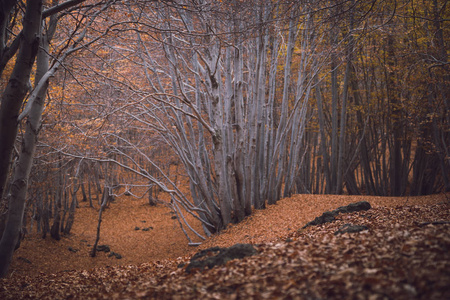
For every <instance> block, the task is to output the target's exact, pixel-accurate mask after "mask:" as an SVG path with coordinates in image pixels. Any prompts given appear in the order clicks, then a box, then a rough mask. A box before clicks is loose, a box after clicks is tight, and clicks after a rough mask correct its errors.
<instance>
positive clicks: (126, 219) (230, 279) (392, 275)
mask: <svg viewBox="0 0 450 300" xmlns="http://www.w3.org/2000/svg"><path fill="white" fill-rule="evenodd" d="M362 200H366V201H369V202H370V203H371V204H372V207H373V208H372V209H371V210H369V211H367V212H358V213H352V214H343V215H339V216H338V217H337V220H336V221H335V222H332V223H330V224H324V225H320V226H312V227H308V228H306V229H300V228H301V227H303V226H304V225H305V224H306V223H307V222H308V221H311V220H313V219H314V218H315V217H317V216H320V215H321V214H322V213H323V212H324V211H329V210H333V209H336V208H337V207H340V206H343V205H347V204H349V203H352V202H357V201H362ZM449 208H450V204H449V195H448V194H447V195H445V194H441V195H432V196H426V197H409V198H406V197H405V198H393V197H367V196H335V195H296V196H293V197H291V198H287V199H283V200H281V201H279V202H278V204H276V205H272V206H269V207H268V208H267V209H265V210H259V211H255V213H254V215H252V216H251V217H248V218H247V219H245V220H244V221H243V222H241V223H240V224H236V225H233V226H230V227H229V228H228V229H227V230H225V231H224V232H223V233H221V234H219V235H215V236H213V237H211V238H209V239H207V240H206V241H205V242H204V243H203V244H202V245H201V246H200V247H198V248H192V247H189V246H187V242H186V239H185V237H184V235H183V233H182V231H181V230H180V229H179V227H178V222H177V220H176V219H172V215H171V214H170V211H169V210H168V209H167V208H165V207H163V206H158V207H150V206H148V205H145V204H144V203H143V202H140V201H136V200H129V199H121V200H118V201H117V202H116V203H113V204H111V206H110V208H109V209H108V210H107V211H106V212H105V213H104V218H103V219H104V221H103V223H102V234H101V242H100V244H108V245H109V246H110V248H111V250H112V251H114V252H116V253H120V254H121V255H122V256H123V258H122V259H117V258H116V257H115V256H111V257H108V254H107V253H103V252H100V253H99V255H98V257H96V258H91V257H90V256H89V251H90V247H88V244H93V241H94V239H95V230H96V226H97V224H96V217H97V212H96V211H95V210H93V209H92V208H88V207H82V208H81V209H79V210H78V212H77V221H76V223H75V225H74V228H73V234H72V235H71V236H70V237H66V238H64V239H62V240H61V241H59V242H56V241H53V240H52V239H50V238H47V239H45V240H43V239H41V238H40V237H37V236H29V237H27V238H26V239H25V240H24V242H23V243H22V246H21V248H20V249H19V250H17V251H16V254H15V258H14V263H13V265H12V267H11V275H10V277H9V278H6V279H2V280H0V298H1V299H20V298H22V299H30V298H31V299H32V298H42V299H60V298H77V299H79V298H83V299H85V298H105V299H123V298H133V299H134V298H155V299H200V298H201V299H206V298H215V299H217V298H224V299H225V298H226V299H237V298H249V299H251V298H253V299H263V298H266V299H273V298H298V299H330V298H334V299H337V298H339V299H341V298H347V299H358V298H362V299H369V298H370V299H449V298H450V292H449V291H448V286H450V272H449V271H448V270H450V234H449V233H450V224H449V221H450V209H449ZM144 221H145V222H144ZM193 224H194V226H195V227H196V228H197V229H198V230H200V224H198V223H193ZM345 224H354V225H364V226H367V227H368V228H369V229H368V230H364V231H362V232H358V233H344V234H335V233H336V231H338V230H339V229H340V228H342V227H343V226H344V225H345ZM136 227H139V230H135V229H136ZM149 227H152V228H153V229H149V230H148V231H143V230H142V228H149ZM236 243H251V244H254V245H255V247H256V248H257V250H258V254H257V255H254V256H251V257H247V258H244V259H243V260H233V261H230V262H228V263H227V264H226V265H224V266H219V267H215V268H213V269H210V270H204V271H201V272H200V271H199V272H193V273H192V274H187V273H186V272H185V268H178V267H177V266H178V265H179V264H180V263H188V259H189V256H190V255H192V254H193V253H195V252H196V251H198V250H200V249H205V248H208V247H211V246H221V247H228V246H231V245H234V244H236ZM69 247H71V249H72V251H71V250H69ZM73 250H78V251H76V252H73ZM99 267H100V268H99ZM93 268H95V269H93ZM69 270H73V271H69ZM61 271H62V272H61ZM41 272H42V273H41ZM51 273H56V274H51ZM36 275H39V276H37V277H36Z"/></svg>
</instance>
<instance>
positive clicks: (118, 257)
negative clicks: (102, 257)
mask: <svg viewBox="0 0 450 300" xmlns="http://www.w3.org/2000/svg"><path fill="white" fill-rule="evenodd" d="M112 256H115V257H116V258H117V259H121V258H122V255H120V254H119V253H116V252H113V251H111V252H110V253H109V254H108V257H112Z"/></svg>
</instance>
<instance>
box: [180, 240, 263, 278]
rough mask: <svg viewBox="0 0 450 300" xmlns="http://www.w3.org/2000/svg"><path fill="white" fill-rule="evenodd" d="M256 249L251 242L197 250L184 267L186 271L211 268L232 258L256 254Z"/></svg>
mask: <svg viewBox="0 0 450 300" xmlns="http://www.w3.org/2000/svg"><path fill="white" fill-rule="evenodd" d="M256 253H257V251H256V249H255V248H254V247H253V246H252V245H251V244H236V245H233V246H231V247H228V248H220V247H212V248H208V249H205V250H201V251H199V252H197V253H196V254H195V255H194V256H193V257H192V258H191V261H190V263H189V265H188V266H187V267H186V272H187V273H191V271H193V270H196V269H199V270H204V269H205V268H206V267H208V269H211V268H213V267H215V266H218V265H223V264H225V263H226V262H228V261H230V260H233V259H236V258H238V259H242V258H244V257H246V256H252V255H254V254H256Z"/></svg>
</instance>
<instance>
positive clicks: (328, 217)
mask: <svg viewBox="0 0 450 300" xmlns="http://www.w3.org/2000/svg"><path fill="white" fill-rule="evenodd" d="M371 207H372V206H371V205H370V203H369V202H367V201H360V202H355V203H350V204H349V205H347V206H341V207H339V208H337V209H335V210H333V211H326V212H324V213H323V214H322V215H321V216H320V217H317V218H315V219H314V220H313V221H311V222H308V223H307V224H306V225H305V226H303V227H302V229H305V228H306V227H309V226H314V225H321V224H325V223H331V222H333V221H334V220H335V217H336V216H337V215H338V214H340V213H341V214H344V213H352V212H357V211H362V210H369V209H370V208H371Z"/></svg>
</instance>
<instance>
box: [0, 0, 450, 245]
mask: <svg viewBox="0 0 450 300" xmlns="http://www.w3.org/2000/svg"><path fill="white" fill-rule="evenodd" d="M31 2H32V1H30V3H31ZM69 2H72V1H69ZM447 2H448V1H437V0H432V1H431V0H430V1H422V2H420V3H418V2H416V1H408V0H401V1H376V0H371V1H369V0H367V1H354V0H348V1H344V0H342V1H325V0H324V1H269V0H255V1H238V0H229V1H207V0H203V1H189V0H186V1H142V2H141V1H117V2H105V3H96V4H97V5H95V6H90V5H86V6H83V7H80V8H79V9H80V13H79V14H76V13H75V12H78V10H74V11H71V13H70V14H67V16H70V17H71V18H67V19H61V20H60V22H59V24H60V26H59V27H57V28H56V31H55V33H54V35H55V36H54V39H53V40H54V41H55V42H54V43H51V42H50V41H49V46H50V48H49V49H50V50H48V51H44V52H45V53H47V55H48V54H49V53H48V52H51V53H55V54H53V56H52V57H58V55H59V56H63V55H64V54H65V53H67V54H69V53H70V51H71V50H66V49H77V50H79V51H78V52H77V54H76V55H72V56H70V57H67V58H66V59H65V63H64V69H62V70H60V72H57V73H55V74H54V77H53V79H52V82H51V85H50V88H49V90H48V95H49V98H50V99H53V100H52V101H51V102H50V103H49V104H48V105H47V109H46V111H45V112H44V122H43V124H42V128H43V130H42V134H41V142H40V144H39V145H38V149H37V155H36V156H35V165H34V170H35V171H33V172H32V178H33V179H32V180H33V184H32V185H31V187H30V189H31V190H30V191H32V192H31V193H29V199H30V200H31V201H30V202H29V206H28V207H29V212H30V213H32V215H33V216H34V217H35V220H36V221H38V222H37V224H41V223H42V225H37V228H38V230H43V234H44V235H45V234H46V233H47V232H48V231H51V232H52V236H54V237H58V234H59V232H60V231H63V232H64V231H66V232H68V231H70V222H73V214H74V210H75V208H76V204H77V201H79V200H77V199H83V200H86V201H90V203H91V205H99V201H101V199H105V197H113V196H114V195H120V194H127V195H135V196H142V194H143V193H144V194H145V193H148V194H147V195H148V196H149V200H150V201H151V202H152V200H154V198H156V197H154V196H152V194H153V195H154V192H155V191H161V192H164V193H163V194H165V195H167V196H165V197H167V198H165V201H166V202H167V203H168V204H169V205H171V207H172V208H173V210H174V211H175V212H176V214H177V216H178V217H179V220H180V224H181V225H182V226H183V228H184V229H185V232H186V235H187V237H188V238H189V236H190V235H191V234H196V235H199V236H203V235H204V234H206V235H209V234H211V233H214V232H217V231H220V230H221V229H223V228H224V227H226V226H227V225H228V224H229V223H231V222H239V221H241V220H242V219H243V218H244V217H245V216H247V215H249V214H251V212H252V209H253V208H256V209H259V208H264V207H265V205H266V204H267V203H269V204H272V203H275V202H276V201H277V200H279V199H280V198H281V197H285V196H289V195H292V194H294V193H349V194H362V193H364V194H370V195H394V196H400V195H423V194H430V193H436V192H440V191H448V190H450V183H449V171H448V170H449V167H450V166H449V163H450V162H449V157H450V156H449V153H448V151H449V150H448V149H449V147H448V145H449V142H450V136H449V134H450V131H449V121H450V116H449V100H448V88H447V86H448V85H449V75H448V74H449V70H448V39H446V38H445V37H446V36H448V30H449V28H448V19H449V15H448V14H449V13H448V11H449V10H448V5H447ZM98 4H102V5H103V6H102V5H98ZM27 5H28V2H27ZM30 5H31V4H30ZM16 7H17V8H15V6H14V4H11V6H10V7H9V8H7V9H5V10H4V12H9V13H10V14H6V13H3V15H5V16H11V17H8V18H9V19H8V18H7V19H8V20H9V21H8V22H13V21H12V20H15V19H13V16H15V15H14V13H13V12H14V11H17V13H16V15H17V16H20V15H21V11H20V7H21V6H20V4H17V6H16ZM100 7H101V8H100ZM106 7H108V8H109V9H108V10H105V9H104V8H106ZM14 9H16V10H14ZM17 9H18V10H17ZM83 9H84V10H83ZM44 15H45V11H44ZM94 17H95V18H94ZM94 20H95V21H94ZM48 22H49V23H45V24H46V25H45V26H47V27H44V28H45V29H46V30H45V31H44V34H46V35H47V36H50V34H49V33H50V31H49V28H51V26H50V21H48ZM8 24H13V23H8ZM5 28H9V27H5ZM74 28H75V29H74ZM5 30H6V29H5ZM5 30H3V31H2V32H9V31H5ZM23 30H25V27H24V29H23ZM74 30H75V31H74ZM11 32H13V31H11ZM105 33H107V35H105ZM44 34H42V37H45V35H44ZM100 37H103V38H102V39H100ZM80 38H88V41H86V42H84V43H82V42H81V41H80V40H79V39H80ZM77 39H78V40H77ZM41 40H43V39H41ZM5 41H9V40H5ZM64 41H66V42H64ZM8 43H10V45H11V46H9V47H10V48H12V46H13V44H14V42H8ZM41 43H42V42H41ZM88 46H89V47H88ZM70 47H73V48H70ZM3 49H5V48H3ZM39 49H45V46H44V45H42V46H41V47H40V48H39ZM28 50H30V49H28ZM2 51H3V52H2V53H6V54H2V55H7V54H8V53H7V51H6V52H5V51H4V50H2ZM3 57H6V56H2V59H3ZM11 57H13V56H11ZM15 60H16V61H19V62H20V61H22V60H21V58H20V52H19V54H17V56H16V57H15ZM46 61H49V58H48V57H47V58H46ZM55 61H56V62H60V61H61V60H55ZM2 62H3V61H2ZM8 66H12V62H11V63H10V65H8V64H5V70H7V68H8ZM10 68H11V67H10ZM27 72H28V73H29V74H33V73H32V69H30V70H29V71H27ZM52 75H53V74H52ZM2 76H3V77H2V83H1V84H2V87H4V90H5V92H4V95H8V93H6V92H7V90H8V87H7V86H6V82H7V81H6V78H7V77H6V76H5V74H3V75H2ZM7 76H9V75H7ZM36 77H37V78H39V75H38V72H37V71H36ZM37 84H38V83H36V85H37ZM26 93H27V91H26V90H23V93H22V94H23V97H22V98H24V97H25V95H26ZM30 95H33V94H30ZM5 97H6V96H3V98H2V106H1V109H2V111H3V110H5V109H6V108H7V107H8V106H7V104H5V103H7V102H6V100H3V99H6V98H5ZM30 97H31V96H30ZM22 103H23V102H22V100H20V101H19V102H18V103H16V106H17V111H18V112H20V110H21V107H22V106H21V105H22ZM33 111H34V110H33ZM22 114H23V113H22ZM30 117H31V115H30ZM4 120H6V117H4V116H3V115H2V123H3V122H4ZM13 121H14V122H16V123H17V120H13ZM14 122H13V123H14ZM16 123H14V124H16ZM30 124H31V123H30ZM2 126H3V125H2ZM2 128H3V127H2ZM17 128H18V130H19V133H20V134H19V135H18V138H17V141H16V144H17V146H18V149H25V148H24V147H25V146H22V147H20V146H19V145H20V142H21V141H22V140H25V139H26V133H25V132H26V129H22V127H20V126H19V127H17ZM2 130H3V129H2ZM22 131H23V133H24V135H23V136H22V135H21V134H22ZM8 132H9V131H8ZM1 137H2V143H1V145H2V147H3V145H6V144H4V143H3V139H4V138H6V135H5V137H4V136H3V134H2V136H1ZM15 139H16V138H15V137H14V138H12V140H11V141H10V143H13V142H14V140H15ZM11 149H12V148H11ZM2 151H3V150H2ZM18 153H20V150H19V151H18ZM2 157H4V156H2ZM8 157H12V159H7V165H8V166H9V165H10V163H11V162H12V161H14V159H15V157H16V156H14V155H13V156H11V155H9V156H8ZM17 157H20V155H19V156H17ZM19 159H20V158H19ZM8 168H9V167H8ZM8 168H6V167H5V168H3V167H2V169H1V174H2V176H4V177H5V178H7V177H8V175H7V174H12V173H8V172H7V171H6V170H8ZM15 169H17V167H15ZM11 180H12V176H10V180H9V182H11ZM5 181H6V179H5ZM12 186H14V185H6V187H7V190H8V191H12V189H11V188H10V187H12ZM22 191H25V190H24V189H22ZM3 194H4V197H6V195H7V193H3ZM100 194H103V196H101V195H100ZM77 195H78V198H77ZM80 195H81V196H80ZM93 195H96V198H94V199H95V200H97V203H95V201H94V202H93V201H92V200H93ZM4 206H5V204H4ZM4 210H6V209H4ZM186 213H189V214H193V215H195V216H196V217H197V218H199V219H200V220H201V222H202V224H203V227H204V230H205V233H200V232H195V231H194V230H193V229H191V228H190V226H189V224H188V223H186V222H184V221H183V220H184V214H186ZM44 216H45V217H44ZM49 216H52V217H53V218H54V222H53V224H56V225H53V226H51V225H50V224H49ZM70 220H72V221H70ZM51 227H54V230H51Z"/></svg>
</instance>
